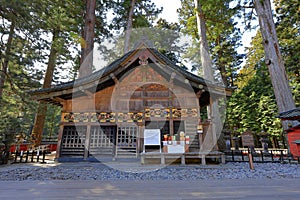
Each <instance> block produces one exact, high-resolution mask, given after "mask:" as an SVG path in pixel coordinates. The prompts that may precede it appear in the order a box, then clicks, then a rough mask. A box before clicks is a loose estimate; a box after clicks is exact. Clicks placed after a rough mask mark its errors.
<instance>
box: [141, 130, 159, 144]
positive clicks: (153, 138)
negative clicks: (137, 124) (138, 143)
mask: <svg viewBox="0 0 300 200" xmlns="http://www.w3.org/2000/svg"><path fill="white" fill-rule="evenodd" d="M144 145H160V129H145V130H144Z"/></svg>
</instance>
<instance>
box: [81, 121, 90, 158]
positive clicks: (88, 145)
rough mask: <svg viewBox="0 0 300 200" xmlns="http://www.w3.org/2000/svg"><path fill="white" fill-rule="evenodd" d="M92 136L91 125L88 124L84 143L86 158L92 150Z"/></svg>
mask: <svg viewBox="0 0 300 200" xmlns="http://www.w3.org/2000/svg"><path fill="white" fill-rule="evenodd" d="M90 136H91V125H90V124H88V125H87V129H86V133H85V144H84V155H83V158H84V160H86V159H87V158H88V156H89V151H90Z"/></svg>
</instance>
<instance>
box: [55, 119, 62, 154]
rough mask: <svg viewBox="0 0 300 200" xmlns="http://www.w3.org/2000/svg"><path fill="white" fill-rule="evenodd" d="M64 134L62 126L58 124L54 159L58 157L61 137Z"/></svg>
mask: <svg viewBox="0 0 300 200" xmlns="http://www.w3.org/2000/svg"><path fill="white" fill-rule="evenodd" d="M63 132H64V125H63V124H60V125H59V131H58V138H57V147H56V156H55V158H59V157H60V148H61V142H62V135H63Z"/></svg>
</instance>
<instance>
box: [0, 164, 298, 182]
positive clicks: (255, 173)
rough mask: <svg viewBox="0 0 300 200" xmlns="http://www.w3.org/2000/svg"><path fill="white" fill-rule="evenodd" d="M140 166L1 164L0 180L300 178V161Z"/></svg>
mask: <svg viewBox="0 0 300 200" xmlns="http://www.w3.org/2000/svg"><path fill="white" fill-rule="evenodd" d="M254 167H255V170H250V169H249V164H248V163H227V164H224V165H206V166H201V165H186V166H178V165H170V166H166V167H161V166H153V165H152V166H148V165H146V166H142V165H140V164H138V163H110V164H102V163H93V162H79V163H52V164H11V165H5V166H0V181H25V180H41V181H43V180H219V179H263V178H268V179H280V178H300V165H297V164H279V163H264V164H260V163H255V164H254Z"/></svg>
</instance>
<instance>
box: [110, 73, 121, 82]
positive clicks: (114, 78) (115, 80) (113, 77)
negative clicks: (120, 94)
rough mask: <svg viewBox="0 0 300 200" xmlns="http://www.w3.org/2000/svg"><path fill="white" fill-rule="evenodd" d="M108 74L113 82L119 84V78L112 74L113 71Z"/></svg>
mask: <svg viewBox="0 0 300 200" xmlns="http://www.w3.org/2000/svg"><path fill="white" fill-rule="evenodd" d="M109 76H110V77H111V78H112V79H113V80H114V82H115V84H119V80H118V79H117V77H116V76H115V75H114V73H111V74H110V75H109Z"/></svg>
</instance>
